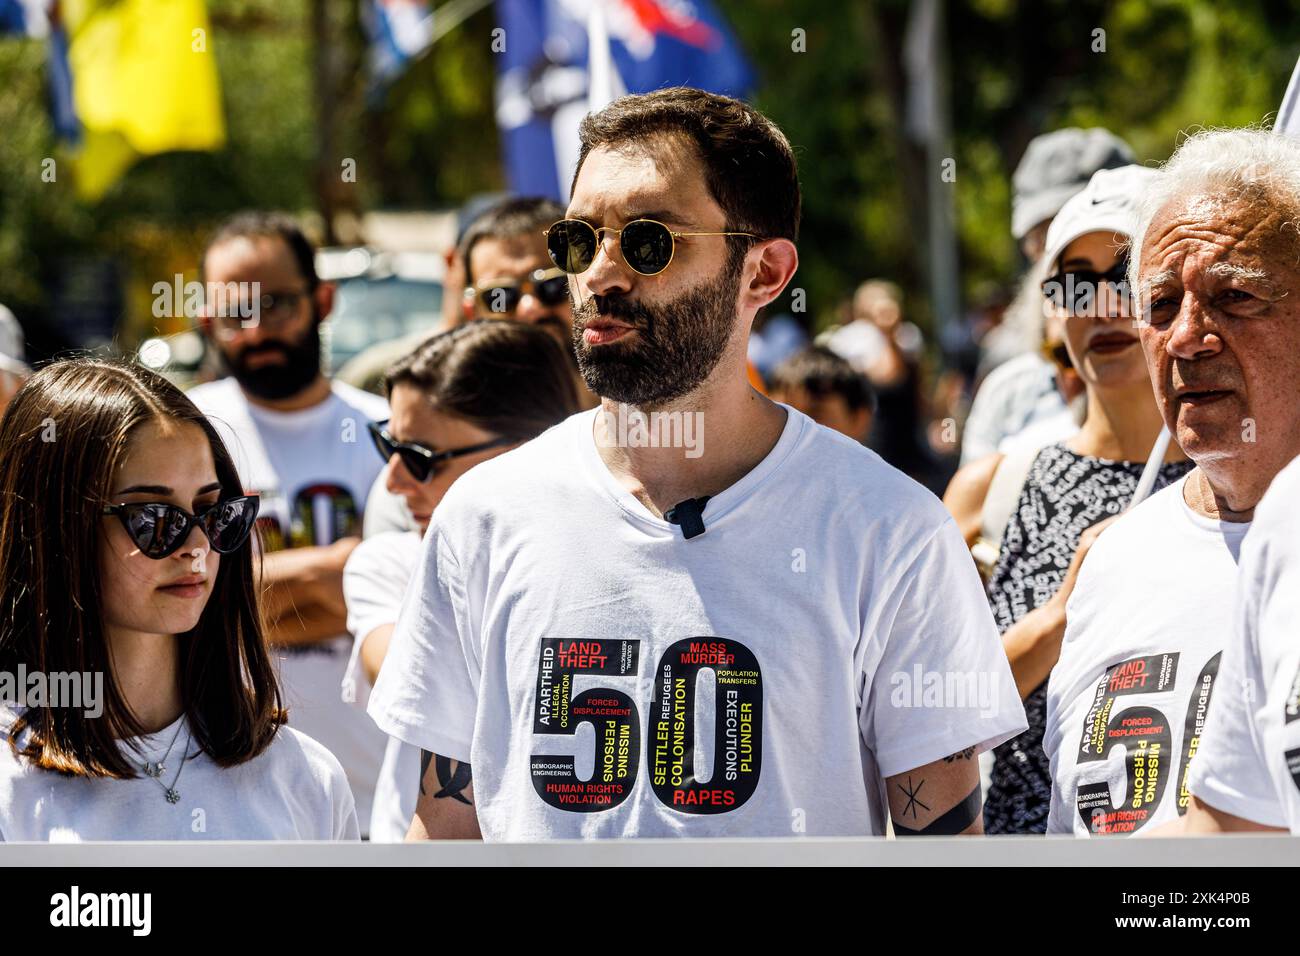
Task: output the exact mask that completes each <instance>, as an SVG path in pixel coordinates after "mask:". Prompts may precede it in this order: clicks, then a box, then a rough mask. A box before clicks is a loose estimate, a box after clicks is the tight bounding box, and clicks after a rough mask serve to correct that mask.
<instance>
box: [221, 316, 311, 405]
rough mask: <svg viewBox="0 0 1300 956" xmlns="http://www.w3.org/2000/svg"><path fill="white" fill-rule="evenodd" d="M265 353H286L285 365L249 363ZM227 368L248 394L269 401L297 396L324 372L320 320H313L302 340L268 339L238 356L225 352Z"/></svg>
mask: <svg viewBox="0 0 1300 956" xmlns="http://www.w3.org/2000/svg"><path fill="white" fill-rule="evenodd" d="M261 352H282V353H283V354H284V357H285V361H284V364H283V365H262V366H259V367H257V368H250V367H249V366H248V359H249V357H250V356H252V355H257V354H258V353H261ZM222 358H224V359H225V363H226V367H227V368H229V369H230V374H231V375H232V376H233V377H234V379H235V381H237V382H238V383H239V386H240V388H242V389H243V390H244V391H246V392H248V394H250V395H252V396H254V397H256V398H261V399H264V400H266V401H278V400H280V399H284V398H290V397H292V396H294V395H297V394H298V393H299V392H301V391H302V390H303V389H304V388H306V387H307V386H308V385H310V384H311V383H312V382H313V381H315V379H316V376H317V375H318V374H320V322H318V321H316V320H315V317H314V316H313V321H312V324H311V328H310V329H308V330H307V331H306V332H305V333H304V334H303V337H302V338H301V339H299V340H298V341H297V342H290V341H287V340H284V339H264V340H263V341H261V342H259V343H258V344H257V345H253V346H249V347H248V348H246V349H244V350H243V351H242V352H240V353H238V354H237V355H231V354H229V353H226V352H223V353H222Z"/></svg>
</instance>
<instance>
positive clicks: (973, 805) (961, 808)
mask: <svg viewBox="0 0 1300 956" xmlns="http://www.w3.org/2000/svg"><path fill="white" fill-rule="evenodd" d="M909 780H910V778H909ZM923 782H924V781H923ZM917 789H920V788H919V787H918V788H917ZM980 807H981V800H980V786H979V784H975V789H974V790H972V791H971V792H970V793H968V794H967V795H966V799H965V800H963V801H962V802H961V803H959V804H957V805H956V806H955V807H953V808H952V809H951V810H949V811H948V812H947V813H945V814H944V815H943V816H941V817H939V818H938V819H936V820H933V821H931V822H930V823H928V824H926V825H925V826H923V827H921V828H920V829H918V830H913V829H912V828H911V827H905V826H903V825H902V824H900V823H899V822H898V821H897V820H895V821H894V833H895V835H897V836H901V837H903V836H956V835H957V834H958V833H964V832H965V831H966V828H967V827H969V826H970V825H971V824H972V823H974V822H975V820H976V819H977V818H978V817H979V814H980ZM927 809H928V808H927ZM901 815H902V814H900V816H901ZM912 815H913V816H916V813H915V811H913V814H912Z"/></svg>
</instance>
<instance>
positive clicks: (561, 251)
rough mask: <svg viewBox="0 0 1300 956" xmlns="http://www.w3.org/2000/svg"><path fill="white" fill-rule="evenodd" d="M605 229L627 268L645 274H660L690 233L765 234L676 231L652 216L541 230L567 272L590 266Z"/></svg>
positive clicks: (564, 224)
mask: <svg viewBox="0 0 1300 956" xmlns="http://www.w3.org/2000/svg"><path fill="white" fill-rule="evenodd" d="M606 232H612V233H613V234H614V237H615V238H616V239H617V240H618V245H619V248H620V249H622V250H623V261H624V262H626V263H627V265H628V268H629V269H631V270H632V271H633V272H636V273H638V274H640V275H643V276H654V275H658V274H659V273H661V272H663V271H664V270H665V269H667V268H668V266H669V264H670V263H671V262H672V261H673V253H674V252H675V251H676V242H677V240H678V239H683V238H687V237H689V236H748V237H749V238H750V239H760V240H761V239H762V238H763V237H762V236H756V235H754V234H753V233H752V232H673V231H672V230H671V229H669V228H668V227H667V226H665V225H664V224H663V223H662V222H656V221H655V220H653V219H633V220H632V221H631V222H629V223H627V224H626V225H624V226H623V228H622V229H615V228H613V227H612V226H602V227H601V228H599V229H597V228H596V227H595V226H593V225H591V223H588V222H583V221H582V220H581V219H561V220H560V221H559V222H557V223H553V224H552V225H551V227H550V228H549V229H545V230H543V232H542V234H543V235H544V236H546V251H547V252H549V253H550V256H551V261H552V262H554V263H555V264H556V266H557V267H559V268H561V269H563V270H564V271H565V272H568V273H572V274H574V275H577V274H578V273H580V272H586V271H587V270H588V269H590V268H591V263H592V262H593V261H594V260H595V258H596V250H597V249H598V248H600V241H601V236H602V234H604V233H606Z"/></svg>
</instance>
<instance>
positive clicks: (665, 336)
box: [573, 254, 744, 406]
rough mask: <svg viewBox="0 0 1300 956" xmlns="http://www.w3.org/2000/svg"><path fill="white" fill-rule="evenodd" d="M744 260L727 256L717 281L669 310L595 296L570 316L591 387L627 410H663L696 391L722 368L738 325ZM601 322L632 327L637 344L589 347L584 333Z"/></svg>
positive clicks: (683, 297)
mask: <svg viewBox="0 0 1300 956" xmlns="http://www.w3.org/2000/svg"><path fill="white" fill-rule="evenodd" d="M743 262H744V257H743V256H737V255H734V254H731V255H728V257H727V264H726V266H725V267H724V268H723V271H722V273H721V274H720V275H719V276H718V277H717V278H715V279H712V280H710V281H708V282H704V283H701V284H700V285H697V286H695V287H694V288H693V289H691V290H690V291H688V292H684V293H682V294H681V295H679V296H678V297H677V298H676V299H674V300H673V301H671V302H667V303H664V304H662V305H660V304H656V305H653V306H647V305H645V304H644V303H642V302H636V301H632V300H629V299H626V298H624V297H622V296H592V297H591V298H589V299H587V301H585V302H582V303H577V304H575V305H574V308H573V351H574V354H575V355H576V356H577V359H578V370H579V371H580V372H581V373H582V378H583V380H584V381H585V382H586V383H587V387H588V388H589V389H591V390H592V391H593V392H595V393H596V394H597V395H599V396H601V397H602V398H611V399H613V400H614V401H616V402H625V403H627V404H629V405H638V406H654V405H662V404H664V403H666V402H670V401H672V400H673V399H677V398H681V397H682V396H683V395H686V394H687V393H689V392H691V391H693V390H695V389H696V388H698V387H699V386H700V385H701V384H703V382H704V380H705V379H707V378H708V377H709V375H710V374H712V372H713V370H714V369H715V368H717V366H718V362H719V361H720V360H721V359H722V355H723V353H724V352H725V351H726V349H727V342H728V340H729V339H730V338H731V332H732V328H733V326H734V325H735V321H736V294H737V293H738V292H739V290H740V271H741V264H742V263H743ZM597 316H603V317H608V318H612V319H617V320H618V321H620V322H623V323H626V324H627V325H630V326H632V328H634V329H635V330H636V336H635V337H632V336H631V334H630V333H629V335H628V336H625V338H624V339H620V340H618V341H615V342H611V343H610V344H608V345H597V346H589V345H587V344H586V342H584V341H583V337H582V330H583V329H584V328H586V326H587V323H588V322H591V321H593V320H594V319H595V318H596V317H597Z"/></svg>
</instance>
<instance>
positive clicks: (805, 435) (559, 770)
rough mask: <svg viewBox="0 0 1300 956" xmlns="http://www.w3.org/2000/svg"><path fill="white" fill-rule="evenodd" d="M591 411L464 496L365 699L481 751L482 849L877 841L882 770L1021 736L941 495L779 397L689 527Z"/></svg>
mask: <svg viewBox="0 0 1300 956" xmlns="http://www.w3.org/2000/svg"><path fill="white" fill-rule="evenodd" d="M595 414H596V412H595V411H591V412H584V413H580V414H578V415H575V416H573V417H572V418H570V419H568V420H567V421H565V422H563V423H561V424H559V425H557V426H555V427H554V428H552V429H550V430H549V431H547V432H546V433H545V434H543V435H542V436H540V437H539V438H537V439H535V440H533V441H531V442H529V443H527V444H525V445H523V446H522V447H520V448H519V449H517V450H514V451H511V452H507V453H506V454H504V455H501V456H499V457H497V458H494V459H492V460H491V461H488V462H486V463H484V464H482V465H478V466H477V467H475V468H474V470H473V471H471V472H470V473H469V474H467V475H465V476H464V477H462V478H461V479H460V480H459V481H457V482H456V484H455V485H454V486H453V487H452V488H451V490H450V491H449V492H448V493H447V496H446V497H445V498H444V499H443V500H442V502H441V503H440V504H439V506H438V510H437V512H436V513H435V515H434V522H433V525H432V526H431V528H430V531H429V533H428V534H427V535H426V536H425V538H424V541H423V553H422V556H421V564H420V568H419V570H418V571H417V572H416V575H415V578H414V580H413V582H412V586H411V588H410V590H409V591H408V594H407V599H406V602H405V604H404V606H403V608H402V612H401V616H400V618H399V621H398V625H397V629H396V631H395V632H394V635H393V638H392V642H391V644H390V646H389V651H388V656H387V658H386V659H385V662H384V667H383V670H382V671H381V672H380V675H379V680H378V682H377V683H376V686H375V688H374V690H373V692H372V694H371V698H370V712H371V713H372V714H373V715H374V716H375V719H376V721H377V722H378V723H379V725H380V726H381V727H382V728H384V730H386V731H388V732H389V733H390V734H393V735H394V736H396V737H399V738H401V739H402V740H404V741H406V742H408V743H410V744H412V745H414V746H417V747H419V748H421V749H423V750H427V751H431V752H433V753H435V754H439V755H442V756H445V757H450V758H453V759H456V760H460V761H469V762H470V763H471V764H472V766H473V784H474V804H475V807H476V810H477V813H478V819H479V825H480V828H481V830H482V833H483V836H484V838H485V839H488V840H511V841H515V840H519V841H530V840H543V839H556V838H593V837H671V836H701V837H702V836H790V835H799V834H807V835H850V834H879V833H882V832H883V831H884V827H885V821H886V817H887V808H886V802H885V793H884V786H883V779H884V778H885V777H888V776H891V775H894V774H897V773H901V772H903V771H906V770H910V769H913V768H915V767H919V766H922V765H924V764H927V763H930V762H932V761H935V760H938V759H940V758H942V757H945V756H947V755H949V754H952V753H955V752H957V751H960V750H964V749H966V748H970V747H974V748H977V749H986V748H989V747H992V746H995V745H997V744H998V743H1000V742H1002V741H1003V740H1006V739H1008V738H1009V737H1011V736H1013V735H1015V734H1017V733H1019V732H1021V731H1022V730H1024V728H1025V726H1026V725H1025V718H1024V708H1023V707H1022V706H1021V704H1020V699H1019V696H1018V694H1017V693H1016V689H1015V685H1014V683H1013V681H1012V678H1011V672H1010V668H1009V666H1008V664H1007V660H1006V655H1005V654H1004V652H1003V650H1002V644H1001V642H1000V640H999V639H998V635H997V631H996V628H995V627H994V625H993V621H992V618H991V616H990V615H989V612H988V605H987V603H986V602H985V600H984V596H983V592H982V590H981V587H980V583H979V578H978V576H977V574H976V572H975V568H974V565H973V564H972V563H971V560H970V555H969V553H968V552H967V550H966V547H965V545H964V543H963V542H962V539H961V535H960V534H959V533H958V531H957V528H956V526H955V524H954V523H953V521H952V519H951V518H949V517H948V515H947V513H946V512H945V511H944V510H943V507H942V505H941V504H940V503H939V501H938V499H936V498H935V497H934V496H933V495H931V494H930V493H929V492H928V491H926V490H925V489H923V488H922V487H921V486H919V485H917V484H915V483H914V482H912V481H911V480H910V479H908V478H906V477H904V476H903V475H902V474H900V473H899V472H897V471H896V470H894V469H893V468H891V467H889V466H888V465H886V464H885V463H884V462H883V461H882V460H881V459H880V458H879V457H878V456H877V455H876V454H875V453H874V452H871V451H869V450H867V449H865V448H863V447H862V446H861V445H859V444H858V443H856V442H853V441H851V440H849V439H848V438H845V437H843V436H841V435H838V434H837V433H835V432H832V431H830V430H829V429H826V428H823V427H821V426H819V425H817V424H816V423H815V422H813V421H812V420H811V419H810V418H808V417H807V416H805V415H803V414H801V413H799V412H797V411H795V410H793V409H789V408H787V409H786V415H787V420H786V424H785V427H784V430H783V432H782V434H781V436H780V438H779V440H778V441H777V443H776V445H775V446H774V447H773V448H772V450H771V451H770V452H769V453H768V455H767V456H766V457H765V458H764V459H763V460H762V461H761V462H760V463H759V464H758V465H757V466H756V467H755V468H754V469H753V470H752V471H750V472H749V473H748V474H747V475H745V476H744V477H743V478H741V479H740V480H739V481H738V482H736V483H735V484H734V485H732V486H731V487H730V488H728V489H726V490H725V491H723V492H721V493H720V494H718V495H716V496H715V497H713V498H712V499H710V500H709V502H708V503H707V506H706V507H705V509H704V514H703V518H704V525H705V531H704V533H703V534H701V535H698V536H696V537H693V538H691V539H689V540H688V539H686V538H684V536H683V533H682V530H681V528H679V527H678V526H676V525H673V524H671V523H669V522H667V521H664V520H663V519H661V518H659V517H657V516H655V515H654V514H653V513H651V512H650V511H649V510H648V509H646V508H645V506H644V505H642V504H641V502H640V501H638V500H637V499H636V497H635V496H633V495H632V494H630V493H629V492H627V491H626V490H625V489H623V488H622V487H621V486H620V485H619V484H618V482H617V481H616V480H615V479H614V477H613V476H612V475H611V474H610V472H609V470H608V469H607V468H606V466H605V464H604V462H603V461H602V460H601V458H600V455H599V451H598V449H597V447H596V444H595V440H594V436H593V431H592V428H593V424H594V422H595ZM920 800H921V802H922V803H923V802H924V795H923V794H922V795H921V796H920Z"/></svg>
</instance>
